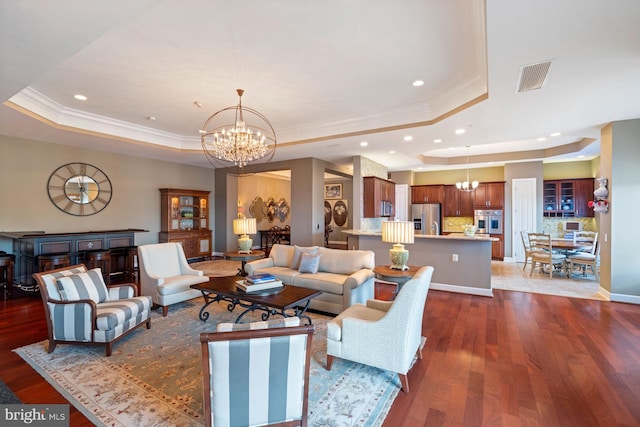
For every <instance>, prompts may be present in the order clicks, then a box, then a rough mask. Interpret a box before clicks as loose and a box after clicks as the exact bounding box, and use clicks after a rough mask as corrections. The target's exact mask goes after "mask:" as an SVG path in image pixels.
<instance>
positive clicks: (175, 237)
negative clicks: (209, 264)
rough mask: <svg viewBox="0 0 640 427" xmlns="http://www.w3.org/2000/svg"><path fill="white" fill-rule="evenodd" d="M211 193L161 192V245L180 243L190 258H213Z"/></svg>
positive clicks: (167, 190)
mask: <svg viewBox="0 0 640 427" xmlns="http://www.w3.org/2000/svg"><path fill="white" fill-rule="evenodd" d="M209 193H210V192H209V191H199V190H179V189H173V188H161V189H160V195H161V196H160V199H161V201H160V204H161V208H160V216H161V230H160V242H161V243H164V242H177V243H180V244H181V245H182V248H183V249H184V252H185V255H186V257H187V258H208V257H210V256H211V230H210V229H209Z"/></svg>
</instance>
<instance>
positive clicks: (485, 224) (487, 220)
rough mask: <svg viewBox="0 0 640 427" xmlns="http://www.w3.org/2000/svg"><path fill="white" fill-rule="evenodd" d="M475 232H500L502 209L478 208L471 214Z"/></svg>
mask: <svg viewBox="0 0 640 427" xmlns="http://www.w3.org/2000/svg"><path fill="white" fill-rule="evenodd" d="M473 219H474V225H475V226H476V233H480V234H502V211H501V210H485V209H478V210H476V211H474V215H473Z"/></svg>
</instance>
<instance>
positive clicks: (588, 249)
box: [573, 231, 598, 255]
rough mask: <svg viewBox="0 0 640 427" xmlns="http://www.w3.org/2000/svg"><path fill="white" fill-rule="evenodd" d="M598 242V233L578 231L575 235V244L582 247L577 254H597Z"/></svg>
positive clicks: (577, 250)
mask: <svg viewBox="0 0 640 427" xmlns="http://www.w3.org/2000/svg"><path fill="white" fill-rule="evenodd" d="M597 241H598V233H597V232H595V231H576V232H575V233H573V244H574V245H576V246H578V245H580V247H579V248H578V249H576V252H581V253H590V254H591V255H593V254H594V253H595V252H596V242H597Z"/></svg>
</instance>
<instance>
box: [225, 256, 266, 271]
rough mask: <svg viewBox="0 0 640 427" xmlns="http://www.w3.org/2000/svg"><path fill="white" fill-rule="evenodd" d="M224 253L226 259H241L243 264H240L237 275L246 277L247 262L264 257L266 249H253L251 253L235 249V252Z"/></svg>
mask: <svg viewBox="0 0 640 427" xmlns="http://www.w3.org/2000/svg"><path fill="white" fill-rule="evenodd" d="M223 255H224V258H225V259H230V260H232V261H240V262H241V263H242V265H241V266H240V269H238V274H237V275H238V276H242V277H244V276H246V275H247V272H246V271H245V270H244V266H245V264H246V263H247V261H253V260H255V259H261V258H264V251H253V250H252V251H251V253H248V254H245V253H240V252H238V251H235V252H225V253H224V254H223Z"/></svg>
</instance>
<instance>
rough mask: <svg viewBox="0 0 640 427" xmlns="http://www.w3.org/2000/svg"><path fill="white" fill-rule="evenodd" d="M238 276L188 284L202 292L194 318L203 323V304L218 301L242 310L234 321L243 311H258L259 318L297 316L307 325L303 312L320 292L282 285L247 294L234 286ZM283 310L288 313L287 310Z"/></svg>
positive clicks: (229, 308) (243, 313) (237, 320)
mask: <svg viewBox="0 0 640 427" xmlns="http://www.w3.org/2000/svg"><path fill="white" fill-rule="evenodd" d="M238 280H241V279H240V278H239V277H238V276H226V277H211V278H210V279H209V281H208V282H205V283H198V284H197V285H191V288H192V289H197V290H199V291H200V292H202V296H203V297H204V306H203V307H202V308H201V309H200V314H199V315H198V317H199V318H200V320H202V321H203V322H205V321H206V320H207V319H208V318H209V313H208V312H207V311H206V309H207V307H208V306H209V305H210V304H212V303H214V302H220V301H226V302H228V303H229V305H227V310H229V311H233V310H234V309H235V308H236V307H237V306H240V307H242V308H244V309H245V310H244V311H243V312H242V313H240V315H239V316H238V317H237V318H236V320H235V323H240V321H241V320H242V318H243V317H244V315H245V314H247V313H249V312H252V311H255V310H260V311H262V312H263V313H262V316H261V317H262V320H268V319H269V317H271V316H273V315H276V314H279V315H281V316H283V317H293V316H296V317H299V318H301V319H307V321H308V322H309V324H311V323H312V322H311V318H310V317H309V316H307V315H306V314H305V313H306V311H307V308H309V303H310V302H311V300H312V299H313V298H315V297H317V296H318V295H320V294H321V293H322V292H320V291H314V290H311V289H305V288H300V287H297V286H289V285H284V286H283V287H282V288H277V289H268V290H266V291H264V292H252V293H247V292H244V291H243V290H241V289H239V288H237V287H236V281H238ZM287 310H289V311H290V312H289V313H287Z"/></svg>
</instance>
